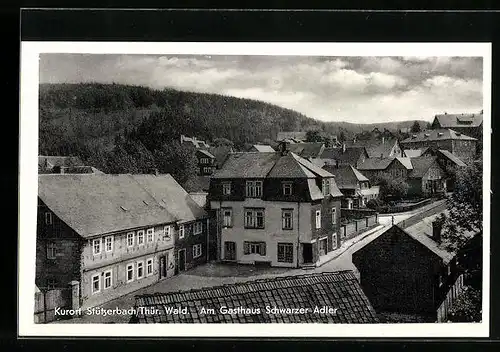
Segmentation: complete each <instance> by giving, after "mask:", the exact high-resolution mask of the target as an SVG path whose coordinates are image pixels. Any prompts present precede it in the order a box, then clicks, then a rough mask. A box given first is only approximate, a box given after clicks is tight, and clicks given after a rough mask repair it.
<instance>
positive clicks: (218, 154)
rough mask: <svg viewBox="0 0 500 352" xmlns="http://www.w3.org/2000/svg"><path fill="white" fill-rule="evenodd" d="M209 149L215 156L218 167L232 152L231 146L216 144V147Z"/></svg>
mask: <svg viewBox="0 0 500 352" xmlns="http://www.w3.org/2000/svg"><path fill="white" fill-rule="evenodd" d="M209 151H210V153H211V154H212V155H214V156H215V162H216V164H217V166H218V167H220V166H221V165H222V164H224V162H225V161H226V159H227V157H228V156H229V154H231V153H232V152H233V148H232V147H229V146H224V145H221V146H218V147H210V148H209Z"/></svg>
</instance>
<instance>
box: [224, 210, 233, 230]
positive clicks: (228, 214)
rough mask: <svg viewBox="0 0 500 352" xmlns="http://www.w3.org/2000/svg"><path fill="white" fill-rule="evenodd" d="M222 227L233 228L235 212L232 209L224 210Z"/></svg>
mask: <svg viewBox="0 0 500 352" xmlns="http://www.w3.org/2000/svg"><path fill="white" fill-rule="evenodd" d="M222 226H224V227H232V226H233V210H232V209H230V208H225V209H222Z"/></svg>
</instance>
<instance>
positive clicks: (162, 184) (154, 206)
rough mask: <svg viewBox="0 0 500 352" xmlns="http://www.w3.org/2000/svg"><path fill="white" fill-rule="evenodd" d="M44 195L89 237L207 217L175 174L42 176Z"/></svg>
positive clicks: (40, 193)
mask: <svg viewBox="0 0 500 352" xmlns="http://www.w3.org/2000/svg"><path fill="white" fill-rule="evenodd" d="M38 197H39V198H40V200H41V201H42V202H43V203H45V204H46V205H47V206H48V207H49V209H50V210H51V211H53V212H54V213H55V214H56V215H57V216H58V217H59V218H60V219H61V220H62V221H64V222H65V223H66V224H67V225H68V226H69V227H71V228H72V229H73V230H74V231H75V232H77V233H78V234H79V235H80V236H82V237H84V238H87V237H92V236H98V235H102V234H106V233H111V232H116V231H125V230H128V229H133V228H138V227H145V226H152V225H159V224H163V223H169V222H177V221H183V220H184V221H186V220H188V219H194V217H197V216H200V217H201V216H205V212H204V210H203V209H201V208H200V207H199V206H198V205H197V204H196V203H195V202H194V201H193V200H192V199H191V198H190V197H189V195H188V194H187V193H186V191H184V189H182V187H181V186H180V185H179V184H178V183H177V182H176V181H175V180H174V179H173V178H172V177H171V176H170V175H158V176H155V175H130V174H122V175H108V174H71V175H65V174H63V175H60V174H45V175H39V177H38Z"/></svg>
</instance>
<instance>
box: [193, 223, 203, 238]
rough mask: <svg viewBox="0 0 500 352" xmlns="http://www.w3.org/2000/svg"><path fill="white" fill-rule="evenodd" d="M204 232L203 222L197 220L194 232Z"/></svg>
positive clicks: (197, 233)
mask: <svg viewBox="0 0 500 352" xmlns="http://www.w3.org/2000/svg"><path fill="white" fill-rule="evenodd" d="M202 232H203V222H201V221H197V222H195V223H194V234H195V235H199V234H200V233H202Z"/></svg>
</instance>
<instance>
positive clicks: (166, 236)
mask: <svg viewBox="0 0 500 352" xmlns="http://www.w3.org/2000/svg"><path fill="white" fill-rule="evenodd" d="M171 231H172V230H171V228H170V226H165V227H164V228H163V239H164V240H167V241H170V239H171V238H172V232H171Z"/></svg>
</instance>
